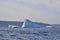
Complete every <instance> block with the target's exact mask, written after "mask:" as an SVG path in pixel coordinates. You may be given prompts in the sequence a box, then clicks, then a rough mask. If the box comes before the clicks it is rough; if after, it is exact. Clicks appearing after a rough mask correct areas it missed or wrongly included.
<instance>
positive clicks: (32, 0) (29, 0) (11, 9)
mask: <svg viewBox="0 0 60 40" xmlns="http://www.w3.org/2000/svg"><path fill="white" fill-rule="evenodd" d="M25 19H30V20H32V21H35V22H44V23H51V24H60V0H0V20H3V21H24V20H25Z"/></svg>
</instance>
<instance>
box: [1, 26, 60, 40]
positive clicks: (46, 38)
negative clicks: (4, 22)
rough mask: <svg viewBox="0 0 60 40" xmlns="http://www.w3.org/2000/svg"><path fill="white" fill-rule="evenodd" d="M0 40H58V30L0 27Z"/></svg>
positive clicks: (54, 28)
mask: <svg viewBox="0 0 60 40" xmlns="http://www.w3.org/2000/svg"><path fill="white" fill-rule="evenodd" d="M0 40H60V28H56V27H52V28H6V27H0Z"/></svg>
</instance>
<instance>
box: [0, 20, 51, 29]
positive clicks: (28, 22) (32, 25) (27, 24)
mask: <svg viewBox="0 0 60 40" xmlns="http://www.w3.org/2000/svg"><path fill="white" fill-rule="evenodd" d="M46 26H49V27H50V26H51V25H50V24H46V23H38V22H32V21H31V20H29V19H26V20H25V21H24V22H17V21H0V27H12V28H13V27H15V28H17V27H18V28H41V27H46Z"/></svg>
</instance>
